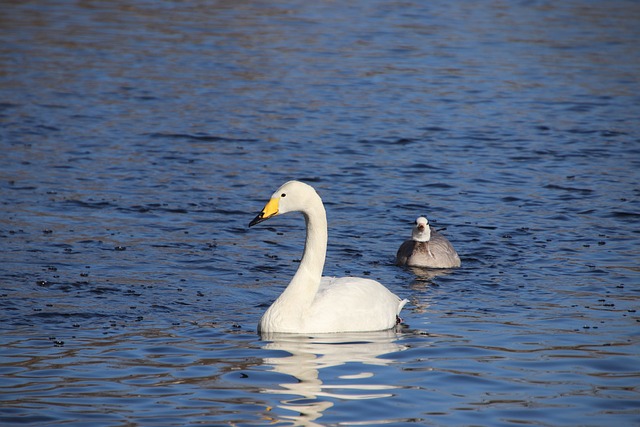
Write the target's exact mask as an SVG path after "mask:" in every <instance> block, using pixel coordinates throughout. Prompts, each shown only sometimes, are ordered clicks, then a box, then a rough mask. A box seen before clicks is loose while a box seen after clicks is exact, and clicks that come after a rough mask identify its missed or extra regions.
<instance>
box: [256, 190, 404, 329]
mask: <svg viewBox="0 0 640 427" xmlns="http://www.w3.org/2000/svg"><path fill="white" fill-rule="evenodd" d="M295 211H299V212H302V214H303V215H304V218H305V222H306V225H307V237H306V241H305V245H304V253H303V254H302V260H301V261H300V265H299V267H298V270H297V271H296V274H295V275H294V276H293V279H291V282H290V283H289V285H288V286H287V288H286V289H285V290H284V291H283V292H282V294H281V295H280V296H279V297H278V299H277V300H276V301H275V302H274V303H273V304H272V305H271V307H269V309H267V311H266V312H265V314H264V315H263V316H262V319H261V320H260V324H259V325H258V332H261V333H264V332H280V333H331V332H365V331H381V330H385V329H390V328H392V327H394V326H395V325H396V324H397V321H398V315H399V314H400V310H401V309H402V307H403V306H404V305H405V304H406V303H407V300H401V299H400V298H399V297H397V296H396V295H394V294H393V293H391V292H390V291H389V290H388V289H387V288H385V287H384V286H383V285H381V284H380V283H378V282H376V281H374V280H370V279H363V278H359V277H341V278H333V277H322V270H323V268H324V261H325V257H326V252H327V238H328V233H327V215H326V212H325V210H324V205H323V204H322V200H321V199H320V196H318V194H317V193H316V191H315V190H314V189H313V187H311V186H309V185H307V184H304V183H302V182H299V181H289V182H287V183H286V184H284V185H283V186H281V187H280V188H279V189H278V190H277V191H276V192H275V193H273V195H272V196H271V200H269V202H268V203H267V205H266V206H265V207H264V209H263V210H262V212H260V214H258V216H256V218H255V219H254V220H253V221H251V223H250V224H249V226H252V225H255V224H257V223H259V222H262V221H264V220H266V219H268V218H270V217H272V216H275V215H279V214H284V213H287V212H295Z"/></svg>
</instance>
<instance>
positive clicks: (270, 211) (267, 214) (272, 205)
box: [249, 198, 280, 227]
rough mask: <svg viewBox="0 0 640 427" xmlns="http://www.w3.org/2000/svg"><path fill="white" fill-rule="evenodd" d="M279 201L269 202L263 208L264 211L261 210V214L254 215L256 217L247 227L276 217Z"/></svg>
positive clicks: (274, 199) (275, 199)
mask: <svg viewBox="0 0 640 427" xmlns="http://www.w3.org/2000/svg"><path fill="white" fill-rule="evenodd" d="M279 201H280V199H279V198H273V199H271V200H269V202H268V203H267V204H266V205H265V206H264V209H262V212H260V213H259V214H258V215H256V217H255V218H253V220H252V221H251V222H250V223H249V227H252V226H254V225H256V224H260V223H261V222H262V221H266V220H268V219H269V218H271V217H272V216H275V215H278V204H279Z"/></svg>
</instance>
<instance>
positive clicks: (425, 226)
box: [411, 216, 431, 242]
mask: <svg viewBox="0 0 640 427" xmlns="http://www.w3.org/2000/svg"><path fill="white" fill-rule="evenodd" d="M411 238H412V239H413V240H415V241H417V242H428V241H429V239H431V227H429V220H428V219H427V218H425V217H423V216H421V217H420V218H418V219H416V225H414V226H413V231H412V232H411Z"/></svg>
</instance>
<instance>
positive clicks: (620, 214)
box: [608, 211, 640, 219]
mask: <svg viewBox="0 0 640 427" xmlns="http://www.w3.org/2000/svg"><path fill="white" fill-rule="evenodd" d="M608 216H611V217H613V218H620V219H637V218H640V212H626V211H613V212H611V213H610V214H609V215H608Z"/></svg>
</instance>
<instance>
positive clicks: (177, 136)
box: [144, 132, 259, 142]
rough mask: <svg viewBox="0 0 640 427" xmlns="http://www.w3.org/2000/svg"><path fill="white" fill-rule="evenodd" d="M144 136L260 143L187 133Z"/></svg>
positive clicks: (251, 139) (243, 139) (245, 139)
mask: <svg viewBox="0 0 640 427" xmlns="http://www.w3.org/2000/svg"><path fill="white" fill-rule="evenodd" d="M144 136H149V137H151V138H169V139H186V140H195V141H202V142H258V141H259V140H258V139H254V138H229V137H224V136H215V135H207V134H187V133H162V132H157V133H147V134H144Z"/></svg>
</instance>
